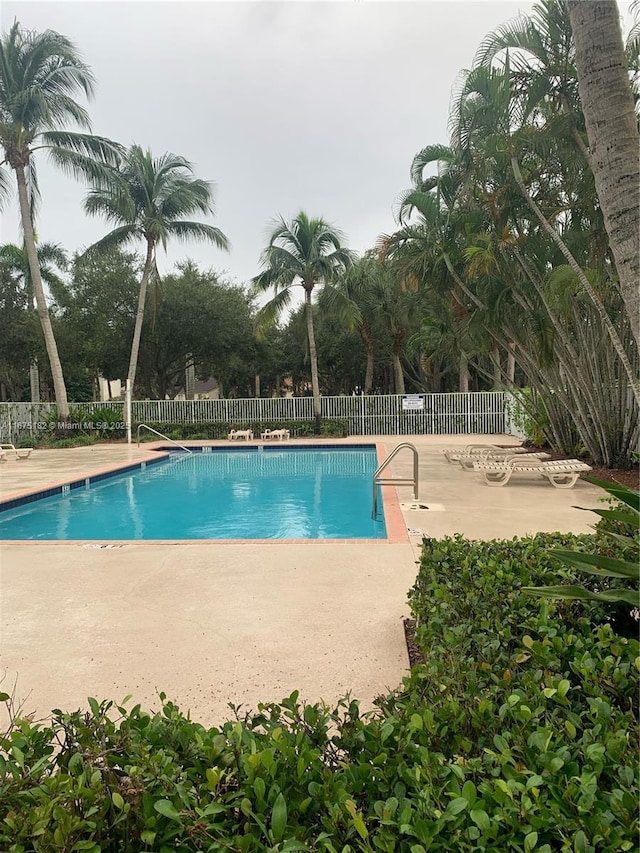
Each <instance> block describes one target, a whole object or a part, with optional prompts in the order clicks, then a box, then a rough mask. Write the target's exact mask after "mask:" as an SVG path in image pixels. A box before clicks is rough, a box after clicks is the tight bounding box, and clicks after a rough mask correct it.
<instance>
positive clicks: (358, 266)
mask: <svg viewBox="0 0 640 853" xmlns="http://www.w3.org/2000/svg"><path fill="white" fill-rule="evenodd" d="M386 274H387V272H386V270H385V269H384V266H383V264H382V263H380V262H379V261H378V260H377V259H376V257H375V254H374V252H372V251H369V252H366V253H365V254H364V256H363V257H361V258H358V259H357V260H356V261H354V263H353V264H352V266H351V267H350V268H349V269H347V270H346V271H345V273H344V275H341V276H339V277H338V279H337V281H336V282H335V284H333V285H332V286H330V287H325V288H324V289H323V291H322V294H321V296H320V301H319V306H320V307H321V308H322V309H323V310H324V311H327V312H328V313H329V314H331V315H333V316H335V317H336V318H337V320H338V322H339V323H341V324H342V325H343V326H345V328H347V329H349V330H355V331H357V332H358V334H359V335H360V339H361V340H362V343H363V345H364V348H365V352H366V354H367V366H366V370H365V378H364V385H363V389H362V390H363V393H364V394H371V390H372V388H373V371H374V367H375V345H376V335H377V331H378V328H377V327H378V326H379V318H380V305H379V302H378V298H377V294H378V293H379V287H377V286H376V282H379V281H380V279H381V278H382V277H383V276H384V275H386Z"/></svg>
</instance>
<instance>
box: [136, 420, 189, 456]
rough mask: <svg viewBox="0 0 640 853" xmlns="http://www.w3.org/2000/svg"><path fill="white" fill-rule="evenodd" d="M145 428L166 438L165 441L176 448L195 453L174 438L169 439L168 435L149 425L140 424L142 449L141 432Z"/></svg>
mask: <svg viewBox="0 0 640 853" xmlns="http://www.w3.org/2000/svg"><path fill="white" fill-rule="evenodd" d="M142 427H144V428H145V429H148V430H149V432H154V433H155V434H156V435H159V436H160V438H164V440H165V441H170V442H171V443H172V444H175V446H176V447H179V448H180V449H181V450H186V451H187V453H193V450H189V448H188V447H185V446H184V444H180V443H179V442H177V441H174V440H173V439H172V438H169V436H168V435H163V434H162V433H161V432H158V430H157V429H154V428H153V427H150V426H149V424H138V447H140V430H141V429H142Z"/></svg>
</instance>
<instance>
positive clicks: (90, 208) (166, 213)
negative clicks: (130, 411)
mask: <svg viewBox="0 0 640 853" xmlns="http://www.w3.org/2000/svg"><path fill="white" fill-rule="evenodd" d="M84 206H85V210H86V211H87V212H88V213H91V214H99V215H102V216H103V217H104V218H105V219H106V220H107V221H108V222H112V223H114V224H116V226H117V227H116V228H114V230H113V231H111V232H110V233H109V234H107V235H106V237H103V238H102V240H99V241H98V242H97V243H94V244H93V246H91V247H90V248H89V249H88V250H87V251H103V250H107V249H111V248H114V247H116V246H118V247H121V246H124V245H126V244H128V243H131V242H133V241H135V240H140V239H142V240H144V241H145V243H146V256H145V262H144V267H143V271H142V279H141V281H140V292H139V294H138V308H137V312H136V321H135V326H134V330H133V342H132V344H131V358H130V361H129V370H128V374H127V380H128V382H129V388H130V389H131V391H133V386H134V382H135V378H136V369H137V365H138V352H139V350H140V337H141V335H142V322H143V320H144V309H145V302H146V297H147V288H148V285H149V281H150V279H151V278H152V276H153V277H155V278H156V279H157V277H158V273H157V267H156V251H157V247H158V244H160V245H161V246H162V248H163V249H166V247H167V241H168V240H169V238H170V237H175V238H177V239H178V240H191V239H197V240H207V241H209V242H210V243H213V245H214V246H217V247H218V248H219V249H228V248H229V242H228V240H227V238H226V237H225V235H224V234H223V233H222V231H220V229H219V228H214V227H213V226H212V225H207V224H205V223H204V222H192V221H189V220H185V219H183V217H184V216H188V215H190V214H193V213H203V214H207V213H213V187H212V184H211V183H209V182H208V181H203V180H201V179H200V178H194V177H193V166H192V164H191V163H189V162H188V161H187V160H185V159H184V158H183V157H179V156H178V155H176V154H170V153H167V154H163V155H162V157H157V158H155V157H153V156H152V154H151V151H149V150H147V151H143V149H142V148H141V147H140V146H139V145H132V146H131V148H129V150H128V151H126V152H125V153H124V155H123V157H122V159H121V161H120V163H119V164H118V165H117V166H116V167H114V168H112V169H110V170H109V173H108V174H107V175H106V176H103V177H101V178H100V179H99V180H98V181H97V182H96V184H95V188H94V189H93V190H92V191H91V192H90V193H89V195H88V196H87V198H86V199H85V205H84Z"/></svg>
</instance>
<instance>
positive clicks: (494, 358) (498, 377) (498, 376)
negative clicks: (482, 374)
mask: <svg viewBox="0 0 640 853" xmlns="http://www.w3.org/2000/svg"><path fill="white" fill-rule="evenodd" d="M491 362H492V364H493V390H494V391H499V390H500V389H501V388H502V367H501V365H500V348H499V347H498V346H497V345H496V346H494V347H493V348H492V350H491Z"/></svg>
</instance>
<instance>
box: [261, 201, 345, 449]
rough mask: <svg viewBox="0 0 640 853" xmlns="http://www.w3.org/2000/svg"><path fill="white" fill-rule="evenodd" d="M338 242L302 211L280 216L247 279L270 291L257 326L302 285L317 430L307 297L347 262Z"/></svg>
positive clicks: (323, 225) (313, 343)
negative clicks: (256, 272)
mask: <svg viewBox="0 0 640 853" xmlns="http://www.w3.org/2000/svg"><path fill="white" fill-rule="evenodd" d="M342 240H343V236H342V234H341V233H340V232H339V231H337V230H336V229H335V228H334V227H333V226H331V225H330V224H328V223H327V222H325V220H324V219H311V218H309V217H308V216H307V214H306V213H304V212H303V211H300V213H299V214H298V215H297V216H296V217H295V218H294V219H292V220H291V222H286V221H285V220H284V219H283V218H282V217H281V218H280V219H278V220H276V221H275V222H274V227H273V230H272V232H271V235H270V237H269V244H268V245H267V248H266V249H265V250H264V251H263V253H262V256H261V263H262V266H263V267H265V269H264V270H263V271H262V272H261V273H260V274H259V275H257V276H256V277H255V278H254V279H253V286H254V288H255V290H256V292H260V293H265V292H267V291H268V290H270V289H271V288H273V290H274V291H275V296H274V297H273V299H272V300H271V301H270V302H268V303H267V304H266V305H265V306H264V308H262V309H261V311H260V312H259V316H258V326H263V327H264V326H266V325H269V324H270V323H271V322H272V321H273V320H274V319H275V318H276V317H277V316H278V315H279V314H280V313H281V312H282V311H283V310H284V308H286V307H287V306H288V305H289V304H290V302H291V296H292V294H291V288H292V287H294V286H296V285H298V286H300V287H302V288H303V289H304V303H305V314H306V320H307V338H308V341H309V361H310V362H311V387H312V390H313V415H314V419H315V428H316V433H318V434H319V433H320V424H321V419H322V418H321V412H320V385H319V382H318V355H317V351H316V340H315V336H314V332H313V310H312V309H313V306H312V303H311V296H312V294H313V291H314V288H316V287H317V286H318V285H321V284H323V283H326V282H331V281H332V280H333V279H334V278H335V276H336V275H338V274H340V273H342V272H344V271H345V270H346V269H348V268H349V267H350V266H351V264H352V262H353V255H352V253H351V252H350V251H349V250H348V249H346V248H344V246H342V244H341V241H342Z"/></svg>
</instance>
